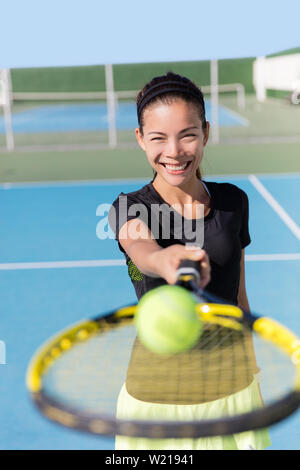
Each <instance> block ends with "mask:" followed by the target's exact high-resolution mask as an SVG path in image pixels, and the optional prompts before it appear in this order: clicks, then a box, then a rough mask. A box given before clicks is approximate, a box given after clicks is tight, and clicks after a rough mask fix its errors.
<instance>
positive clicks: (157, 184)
mask: <svg viewBox="0 0 300 470" xmlns="http://www.w3.org/2000/svg"><path fill="white" fill-rule="evenodd" d="M152 184H153V186H154V188H155V189H156V191H157V192H158V193H159V194H160V195H161V197H162V198H163V199H164V200H165V201H166V202H167V203H168V204H170V205H173V204H180V205H184V204H193V203H196V202H198V203H199V202H200V203H201V204H205V205H209V200H210V198H209V195H208V194H207V192H206V190H205V188H204V186H203V185H202V183H201V180H200V179H199V178H198V177H197V176H196V175H195V176H194V177H193V179H191V180H190V181H189V182H188V183H186V184H185V185H182V186H172V185H170V184H168V183H167V182H166V181H165V180H163V179H162V178H161V177H160V176H159V175H157V176H156V178H155V179H154V181H153V183H152Z"/></svg>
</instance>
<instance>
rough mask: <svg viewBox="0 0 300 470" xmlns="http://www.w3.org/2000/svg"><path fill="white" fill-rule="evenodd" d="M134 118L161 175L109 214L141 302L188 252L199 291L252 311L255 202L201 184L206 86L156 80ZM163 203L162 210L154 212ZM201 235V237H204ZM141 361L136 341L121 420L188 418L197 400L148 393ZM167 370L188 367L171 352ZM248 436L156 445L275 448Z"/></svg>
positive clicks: (119, 442) (169, 279) (247, 393)
mask: <svg viewBox="0 0 300 470" xmlns="http://www.w3.org/2000/svg"><path fill="white" fill-rule="evenodd" d="M137 114H138V122H139V127H138V128H137V129H136V131H135V133H136V138H137V141H138V143H139V145H140V147H141V148H142V150H144V152H145V154H146V157H147V159H148V162H149V164H150V165H151V167H152V169H153V171H154V178H153V180H152V181H151V182H150V183H148V184H147V185H146V186H144V187H143V188H141V189H139V190H138V191H135V192H132V193H128V194H123V193H121V194H120V195H119V197H118V198H117V199H116V200H115V201H114V203H113V206H112V210H111V212H110V216H109V220H110V224H111V228H112V229H113V231H114V232H115V235H116V239H117V240H118V244H119V248H120V250H121V251H122V252H123V253H124V255H125V258H126V263H127V265H128V273H129V276H130V278H131V281H132V283H133V285H134V288H135V290H136V294H137V297H138V299H140V298H141V297H142V296H143V295H144V294H145V293H146V292H148V291H150V290H151V289H154V288H156V287H158V286H161V285H163V284H167V283H168V284H174V283H175V282H176V273H177V270H178V267H179V265H180V263H181V261H182V260H183V259H186V258H188V259H191V260H194V261H196V262H198V263H199V265H198V267H199V271H200V286H201V287H206V286H207V290H208V291H210V292H211V293H213V294H214V295H216V296H218V297H220V298H223V299H226V300H227V301H228V303H231V304H234V305H239V306H240V307H242V308H244V309H245V310H247V311H249V310H250V309H249V305H248V300H247V293H246V287H245V274H244V248H245V247H246V246H247V245H248V244H249V243H250V236H249V231H248V198H247V195H246V194H245V193H244V192H243V191H242V190H241V189H239V188H238V187H237V186H234V185H231V184H227V183H213V182H205V181H203V180H202V175H201V172H200V164H201V161H202V158H203V154H204V150H205V146H206V144H207V141H208V137H209V123H208V122H207V120H206V115H205V105H204V100H203V95H202V92H201V90H200V89H199V88H198V87H197V86H196V85H195V84H194V83H192V82H191V81H190V80H189V79H187V78H185V77H181V76H179V75H176V74H174V73H168V74H167V75H165V76H161V77H155V78H154V79H153V80H151V82H149V83H148V84H147V85H146V86H145V87H144V88H143V90H141V92H140V93H139V95H138V98H137ZM157 207H160V208H162V210H161V211H157ZM166 212H167V213H168V217H165V214H166ZM153 226H155V227H156V230H155V232H154V230H153ZM188 226H189V230H186V227H188ZM157 227H159V230H157ZM199 231H202V232H203V237H202V236H200V237H199V233H198V232H199ZM199 240H201V243H200V242H199ZM187 245H190V246H187ZM208 257H209V258H208ZM133 266H134V267H135V270H134V272H135V275H134V276H133V275H132V272H133V269H132V267H133ZM136 273H138V274H139V275H138V276H137V275H136ZM141 357H143V346H142V345H141V344H139V343H138V342H137V343H135V345H134V347H133V349H132V356H131V360H130V363H129V367H128V371H127V379H126V383H125V384H124V387H123V388H122V390H121V392H120V396H119V401H118V412H117V415H118V417H120V418H122V416H123V413H124V412H125V413H127V412H128V410H131V412H132V413H133V416H135V417H136V416H141V417H142V416H144V411H145V410H147V413H149V416H148V418H149V419H150V417H151V416H156V417H160V416H161V415H160V413H161V412H162V411H165V410H166V409H168V407H169V405H172V407H173V408H172V410H173V411H174V413H175V415H176V416H181V417H183V419H184V416H186V413H188V412H189V411H188V410H189V405H190V404H191V403H185V404H184V405H182V401H181V397H180V396H179V395H180V394H178V389H176V390H173V392H174V394H172V396H171V398H170V396H169V399H168V398H167V397H166V396H163V395H162V396H161V397H160V401H159V402H157V401H155V399H154V395H153V394H152V395H151V393H152V388H151V390H148V389H146V388H147V387H145V383H146V382H145V377H146V376H147V368H148V367H149V364H146V363H145V377H144V378H143V379H142V380H140V381H137V380H133V379H132V377H134V373H133V372H134V369H135V364H137V363H138V362H139V361H140V360H141V359H140V358H141ZM237 360H238V361H239V358H238V359H237ZM254 363H255V360H254ZM166 367H167V368H168V367H170V368H171V369H172V370H177V369H178V368H179V369H180V367H181V366H180V365H179V364H177V358H176V357H173V358H172V360H171V362H170V363H169V366H168V365H167V364H166ZM201 367H202V366H201V364H200V363H199V368H201ZM184 374H186V375H184V377H185V382H186V383H185V385H186V386H187V387H189V386H190V385H189V373H188V371H185V372H184ZM152 385H154V388H155V384H152ZM182 385H184V384H182ZM248 385H249V387H248V386H246V387H245V388H244V389H243V390H242V391H243V399H242V401H243V403H242V405H243V404H244V405H245V406H247V403H248V404H249V403H252V399H254V400H257V398H258V397H259V396H260V395H259V390H258V385H257V383H256V381H255V379H254V378H253V382H251V383H249V384H248ZM153 393H154V392H153ZM231 399H232V396H228V397H226V398H225V399H224V400H225V401H226V404H224V402H223V401H222V403H221V402H220V403H219V402H218V400H214V401H213V402H212V403H211V404H207V410H206V411H207V416H210V412H211V410H210V406H212V407H213V408H214V409H218V407H219V408H222V407H224V406H226V407H229V408H230V409H231V405H232V404H231V401H230V400H231ZM200 402H201V400H200ZM186 405H187V406H186ZM198 405H200V406H202V405H203V403H202V404H201V403H197V404H196V408H197V406H198ZM173 411H172V413H173ZM194 412H195V413H196V414H197V410H194V409H193V413H194ZM233 412H234V410H233ZM169 418H170V419H172V416H169ZM173 419H175V418H174V417H173ZM150 441H151V440H147V439H139V438H137V439H127V438H126V437H121V436H118V437H117V438H116V448H118V449H137V448H139V449H141V448H145V449H147V448H151V445H154V444H153V443H151V442H150ZM181 441H182V440H181ZM242 441H243V442H242ZM246 441H247V442H246V443H245V436H244V438H243V439H240V437H239V436H238V435H235V436H232V437H231V438H230V439H229V438H227V437H226V438H220V439H217V440H216V439H213V438H212V439H210V438H208V439H205V440H203V439H194V440H193V439H191V440H183V441H182V442H180V440H177V441H176V442H173V443H170V442H168V440H161V441H160V442H156V443H155V445H156V446H158V447H156V449H172V448H173V449H181V448H182V449H225V448H228V446H229V448H231V449H239V448H244V449H245V448H254V449H262V448H264V447H266V446H267V445H269V438H268V434H267V433H266V432H265V431H257V432H252V433H251V432H250V433H249V435H248V436H247V438H246ZM229 442H230V445H229V444H228V443H229ZM170 446H171V447H170ZM174 446H175V447H174Z"/></svg>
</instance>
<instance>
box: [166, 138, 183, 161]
mask: <svg viewBox="0 0 300 470" xmlns="http://www.w3.org/2000/svg"><path fill="white" fill-rule="evenodd" d="M165 154H166V156H167V157H172V158H175V157H177V156H179V154H180V145H179V142H178V141H177V140H176V139H168V142H167V146H166V149H165Z"/></svg>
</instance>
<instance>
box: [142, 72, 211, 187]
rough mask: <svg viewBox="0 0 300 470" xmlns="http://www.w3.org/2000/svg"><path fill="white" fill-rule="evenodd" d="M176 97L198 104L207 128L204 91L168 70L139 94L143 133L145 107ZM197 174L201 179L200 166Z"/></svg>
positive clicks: (167, 101)
mask: <svg viewBox="0 0 300 470" xmlns="http://www.w3.org/2000/svg"><path fill="white" fill-rule="evenodd" d="M176 98H181V99H182V100H184V101H186V102H188V103H193V104H194V105H195V106H196V108H197V109H198V112H199V117H200V119H201V122H202V129H203V130H205V129H206V126H207V123H206V117H205V103H204V98H203V94H202V91H201V90H200V88H198V87H197V85H195V83H193V82H192V81H191V80H190V79H188V78H186V77H183V76H181V75H178V74H175V73H173V72H168V73H167V74H166V75H162V76H159V77H154V78H153V79H152V80H151V81H150V82H149V83H147V84H146V85H145V86H144V87H143V89H142V90H141V91H140V92H139V94H138V96H137V100H136V106H137V117H138V123H139V127H140V132H141V134H143V126H144V111H145V109H146V108H147V107H148V106H150V105H152V104H154V103H157V102H160V103H166V104H170V103H171V102H172V101H173V100H174V99H176ZM196 174H197V176H198V178H199V179H201V173H200V169H199V168H198V169H197V173H196ZM155 175H156V174H155Z"/></svg>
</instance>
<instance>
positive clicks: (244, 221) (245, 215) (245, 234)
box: [240, 190, 251, 249]
mask: <svg viewBox="0 0 300 470" xmlns="http://www.w3.org/2000/svg"><path fill="white" fill-rule="evenodd" d="M241 201H242V208H241V228H240V241H241V247H242V249H243V248H245V247H246V246H247V245H249V244H250V243H251V238H250V234H249V200H248V196H247V194H246V193H245V192H244V191H242V190H241Z"/></svg>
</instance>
